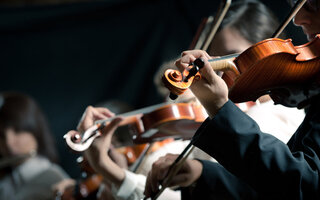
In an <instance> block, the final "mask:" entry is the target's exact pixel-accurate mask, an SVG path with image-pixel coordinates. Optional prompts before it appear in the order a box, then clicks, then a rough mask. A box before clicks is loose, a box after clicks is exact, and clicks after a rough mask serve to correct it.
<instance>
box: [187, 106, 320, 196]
mask: <svg viewBox="0 0 320 200" xmlns="http://www.w3.org/2000/svg"><path fill="white" fill-rule="evenodd" d="M319 129H320V126H319V124H318V125H314V126H313V127H312V128H311V129H310V130H308V132H309V133H307V134H306V137H304V138H303V141H302V143H304V145H302V147H301V149H298V150H296V151H294V152H291V151H290V149H289V147H288V146H287V145H286V144H284V143H283V142H281V141H280V140H278V139H277V138H275V137H273V136H271V135H269V134H266V133H262V132H261V131H260V129H259V126H258V125H257V124H256V123H255V122H254V121H253V120H252V119H251V118H250V117H249V116H247V115H246V114H245V113H243V112H242V111H241V110H239V109H238V108H237V107H236V106H235V105H234V104H233V103H232V102H231V101H228V102H227V103H226V104H225V105H224V106H223V107H222V108H221V109H220V111H219V112H218V114H217V115H216V116H215V117H214V118H213V119H209V118H208V119H207V120H206V121H205V122H204V123H203V124H202V126H201V127H200V128H199V130H198V131H197V133H196V134H195V136H194V138H193V141H194V145H195V146H197V147H199V148H200V149H202V150H204V151H205V152H207V153H208V154H210V155H211V156H212V157H214V158H215V159H216V160H217V161H218V162H219V163H220V164H221V165H222V166H224V167H225V169H227V170H228V171H229V172H230V173H232V174H233V175H235V176H236V177H238V178H239V179H241V180H243V181H244V182H246V183H247V184H248V185H249V186H251V187H252V188H253V189H254V190H255V191H256V192H257V193H258V194H259V196H262V197H265V198H274V199H277V198H282V199H283V198H286V199H288V198H293V199H302V198H307V199H319V198H320V196H319V187H320V186H319V169H320V164H319V163H320V161H319V158H318V155H319V151H320V147H319V144H320V131H319ZM311 136H312V137H311ZM308 143H309V144H308Z"/></svg>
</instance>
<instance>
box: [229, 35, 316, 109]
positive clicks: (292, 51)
mask: <svg viewBox="0 0 320 200" xmlns="http://www.w3.org/2000/svg"><path fill="white" fill-rule="evenodd" d="M234 63H235V65H236V66H237V68H238V70H239V72H240V74H241V75H240V76H237V77H236V79H233V82H227V85H228V87H229V88H230V89H229V98H230V99H231V100H232V101H234V102H236V103H238V102H245V101H250V100H251V101H255V100H256V99H257V98H259V97H260V96H262V95H264V94H271V93H272V91H273V90H277V89H280V88H286V87H289V86H291V87H292V86H294V85H297V86H299V85H300V86H301V85H305V86H307V85H310V84H311V83H313V82H314V81H315V79H316V78H317V77H318V76H319V72H320V35H318V36H317V37H316V38H315V39H314V40H313V41H311V42H309V43H307V44H305V45H301V46H294V45H293V44H292V42H291V40H290V39H288V40H281V39H276V38H274V39H267V40H264V41H261V42H259V43H257V44H255V45H254V46H252V47H250V48H249V49H247V50H246V51H244V52H243V53H242V54H241V55H240V56H238V57H237V58H236V59H235V60H234ZM229 80H230V79H229ZM301 101H302V99H300V100H298V99H296V100H292V102H288V104H291V106H296V105H297V104H298V103H300V102H301ZM287 106H290V105H287Z"/></svg>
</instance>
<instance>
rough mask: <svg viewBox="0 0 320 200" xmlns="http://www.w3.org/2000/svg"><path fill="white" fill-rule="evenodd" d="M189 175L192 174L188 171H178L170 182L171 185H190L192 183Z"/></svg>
mask: <svg viewBox="0 0 320 200" xmlns="http://www.w3.org/2000/svg"><path fill="white" fill-rule="evenodd" d="M189 176H190V174H187V173H179V172H178V173H177V174H176V175H175V176H174V177H173V178H172V179H171V182H170V183H169V187H172V186H182V187H186V186H189V185H190V184H191V183H189V182H188V181H189Z"/></svg>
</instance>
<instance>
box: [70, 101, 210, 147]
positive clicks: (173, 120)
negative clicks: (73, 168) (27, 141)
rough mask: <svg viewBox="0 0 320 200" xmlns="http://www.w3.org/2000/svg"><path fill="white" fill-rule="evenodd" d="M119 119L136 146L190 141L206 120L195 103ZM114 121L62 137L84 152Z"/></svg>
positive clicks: (163, 106) (158, 107) (157, 107)
mask: <svg viewBox="0 0 320 200" xmlns="http://www.w3.org/2000/svg"><path fill="white" fill-rule="evenodd" d="M118 116H122V117H124V120H123V121H122V122H121V123H120V126H125V125H127V126H129V131H131V133H132V134H133V141H134V143H136V144H143V143H149V142H154V141H160V140H164V139H166V138H183V139H190V138H191V137H192V136H193V134H194V132H195V131H196V130H197V129H198V128H199V127H200V125H201V123H202V122H203V121H204V120H205V118H206V117H207V113H206V111H205V110H204V108H203V107H202V106H201V105H199V104H197V103H176V104H170V103H162V104H158V105H154V106H150V107H147V108H143V109H139V110H136V111H132V112H129V113H125V114H120V115H118ZM112 119H113V118H110V119H107V120H99V121H97V122H96V124H95V125H94V126H92V127H91V128H89V129H88V130H86V131H85V132H84V133H83V134H82V135H81V134H78V133H74V132H72V131H71V132H68V133H67V134H66V135H65V136H64V138H65V140H66V143H67V144H68V146H69V147H70V148H71V149H73V150H75V151H78V152H81V151H84V150H86V149H87V148H88V147H89V146H90V145H91V143H92V142H93V140H94V139H95V138H96V137H99V136H100V134H101V133H100V131H99V130H101V129H102V128H103V127H104V126H106V125H107V124H108V123H109V122H110V121H111V120H112Z"/></svg>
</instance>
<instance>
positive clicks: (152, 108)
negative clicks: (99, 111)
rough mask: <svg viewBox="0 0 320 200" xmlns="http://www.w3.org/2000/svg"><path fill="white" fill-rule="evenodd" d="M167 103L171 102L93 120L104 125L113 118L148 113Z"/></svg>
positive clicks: (167, 103)
mask: <svg viewBox="0 0 320 200" xmlns="http://www.w3.org/2000/svg"><path fill="white" fill-rule="evenodd" d="M169 104H172V102H164V103H159V104H156V105H152V106H148V107H145V108H141V109H138V110H134V111H130V112H126V113H123V114H119V115H117V116H114V117H111V118H108V119H102V120H97V121H96V122H95V124H103V125H105V124H106V122H110V121H112V120H113V119H115V118H116V117H129V116H134V115H138V114H146V113H149V112H151V111H153V110H155V109H157V108H160V107H162V106H165V105H169Z"/></svg>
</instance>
